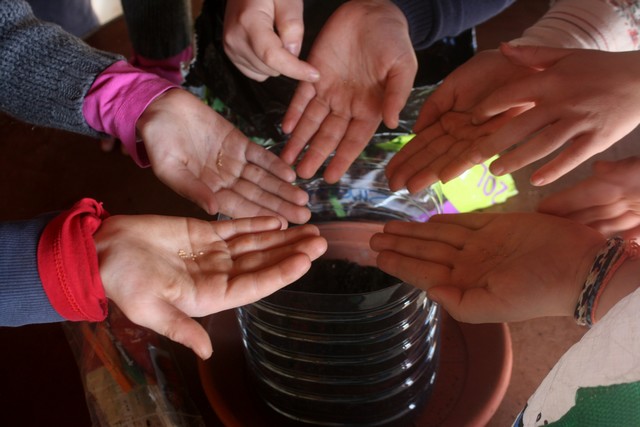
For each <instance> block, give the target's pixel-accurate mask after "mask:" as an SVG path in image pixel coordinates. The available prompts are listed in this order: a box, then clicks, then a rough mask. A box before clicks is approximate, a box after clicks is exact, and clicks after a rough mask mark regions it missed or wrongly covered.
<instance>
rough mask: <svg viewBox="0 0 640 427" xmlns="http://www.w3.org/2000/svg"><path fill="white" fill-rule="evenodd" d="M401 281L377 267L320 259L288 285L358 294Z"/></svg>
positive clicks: (311, 289)
mask: <svg viewBox="0 0 640 427" xmlns="http://www.w3.org/2000/svg"><path fill="white" fill-rule="evenodd" d="M398 282H399V280H398V279H396V278H395V277H393V276H391V275H389V274H387V273H385V272H384V271H382V270H380V269H378V268H376V267H364V266H361V265H359V264H356V263H353V262H349V261H346V260H336V259H319V260H316V261H314V262H313V264H312V265H311V269H310V270H309V271H308V272H307V274H305V275H304V276H302V277H301V278H300V279H298V280H297V281H295V282H293V283H292V284H291V285H289V286H288V287H287V289H289V290H292V291H294V290H295V291H302V292H313V293H325V294H356V293H363V292H371V291H377V290H380V289H383V288H386V287H387V286H391V285H395V284H396V283H398Z"/></svg>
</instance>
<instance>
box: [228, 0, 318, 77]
mask: <svg viewBox="0 0 640 427" xmlns="http://www.w3.org/2000/svg"><path fill="white" fill-rule="evenodd" d="M302 11H303V2H302V0H234V1H228V2H227V4H226V9H225V15H224V30H223V33H224V34H223V42H224V51H225V52H226V53H227V55H228V56H229V59H230V60H231V61H232V62H233V63H234V64H235V65H236V67H238V69H239V70H240V71H241V72H242V73H243V74H244V75H246V76H247V77H249V78H251V79H254V80H257V81H259V82H261V81H264V80H266V79H267V78H269V77H275V76H278V75H280V74H283V75H285V76H287V77H291V78H293V79H296V80H303V81H309V82H315V81H317V80H318V78H319V77H320V74H319V73H318V70H316V69H315V68H314V67H313V66H311V65H309V64H308V63H306V62H304V61H301V60H300V59H298V56H299V55H300V49H301V48H302V36H303V34H304V22H303V20H302Z"/></svg>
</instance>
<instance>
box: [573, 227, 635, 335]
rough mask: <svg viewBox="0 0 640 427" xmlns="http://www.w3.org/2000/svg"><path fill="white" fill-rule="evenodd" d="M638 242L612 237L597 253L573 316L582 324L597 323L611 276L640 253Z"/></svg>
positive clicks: (590, 324)
mask: <svg viewBox="0 0 640 427" xmlns="http://www.w3.org/2000/svg"><path fill="white" fill-rule="evenodd" d="M638 248H639V247H638V244H637V243H636V242H635V240H626V241H625V240H624V239H622V238H621V237H612V238H610V239H608V240H607V243H606V244H605V246H604V247H603V248H602V249H601V250H600V251H599V252H598V254H597V255H596V257H595V259H594V261H593V264H592V265H591V269H590V270H589V274H588V275H587V279H586V280H585V282H584V285H583V287H582V292H581V293H580V297H579V298H578V303H577V304H576V308H575V311H574V313H573V317H574V318H575V320H576V323H577V324H578V325H581V326H589V327H591V326H592V325H593V324H594V323H595V317H594V315H595V312H596V308H597V307H598V302H599V301H600V296H601V295H602V293H603V292H604V290H605V288H606V287H607V284H608V283H609V281H610V280H611V277H613V275H614V274H615V272H616V270H617V269H618V268H619V267H620V266H621V265H622V264H623V263H624V261H625V260H627V259H629V258H635V257H636V256H637V255H638Z"/></svg>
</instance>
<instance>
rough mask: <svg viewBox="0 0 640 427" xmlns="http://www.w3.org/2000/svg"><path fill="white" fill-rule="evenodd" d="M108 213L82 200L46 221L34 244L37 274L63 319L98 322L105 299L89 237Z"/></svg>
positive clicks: (96, 259)
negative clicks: (36, 246) (35, 247)
mask: <svg viewBox="0 0 640 427" xmlns="http://www.w3.org/2000/svg"><path fill="white" fill-rule="evenodd" d="M107 216H108V213H107V212H106V211H105V210H104V209H103V208H102V204H100V203H98V202H96V201H95V200H93V199H82V200H80V201H79V202H78V203H76V204H75V205H74V206H73V207H72V208H71V209H69V210H67V211H65V212H62V213H61V214H59V215H58V216H56V217H55V218H53V220H52V221H50V222H49V223H48V224H47V226H46V227H45V229H44V230H43V232H42V235H41V236H40V240H39V242H38V273H39V275H40V278H41V281H42V286H43V288H44V290H45V293H46V294H47V297H48V298H49V301H50V302H51V305H52V307H53V308H54V309H55V310H56V311H57V312H58V314H60V316H62V317H63V318H65V319H67V320H74V321H81V320H89V321H100V320H104V318H105V317H106V314H107V299H106V296H105V293H104V287H103V285H102V280H101V277H100V269H99V266H98V257H97V253H96V247H95V243H94V241H93V234H94V233H95V232H96V231H97V229H98V228H99V227H100V224H101V223H102V220H103V219H104V218H106V217H107Z"/></svg>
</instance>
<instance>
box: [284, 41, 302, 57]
mask: <svg viewBox="0 0 640 427" xmlns="http://www.w3.org/2000/svg"><path fill="white" fill-rule="evenodd" d="M285 49H287V50H288V51H289V53H291V54H292V55H295V56H298V54H299V53H300V45H299V44H298V43H289V44H288V45H286V46H285Z"/></svg>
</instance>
